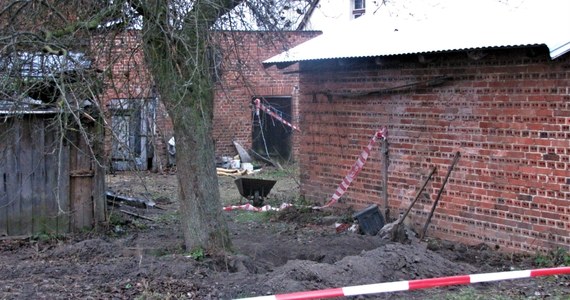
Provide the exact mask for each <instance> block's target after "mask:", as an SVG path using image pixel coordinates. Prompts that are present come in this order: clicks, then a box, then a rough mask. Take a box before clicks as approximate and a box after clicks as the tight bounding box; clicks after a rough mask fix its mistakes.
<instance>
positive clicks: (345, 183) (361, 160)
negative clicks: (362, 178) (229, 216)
mask: <svg viewBox="0 0 570 300" xmlns="http://www.w3.org/2000/svg"><path fill="white" fill-rule="evenodd" d="M255 100H256V103H257V101H258V100H259V99H255ZM386 135H387V130H386V128H385V127H384V128H382V129H380V130H378V131H376V132H375V133H374V135H373V136H372V138H371V139H370V142H368V145H367V146H366V147H365V148H364V150H362V153H360V156H359V157H358V159H357V160H356V162H355V163H354V165H353V166H352V168H351V169H350V171H349V172H348V174H347V175H346V176H345V177H344V179H343V180H342V181H341V182H340V184H339V186H338V187H337V189H336V191H335V192H334V194H333V195H332V197H331V199H330V200H329V202H327V204H325V205H323V206H315V207H312V208H313V209H321V208H326V207H329V206H331V205H333V204H335V203H336V202H337V201H338V199H340V197H342V195H343V194H344V193H345V192H346V190H347V189H348V187H349V186H350V184H351V183H352V181H353V180H354V179H355V178H356V176H357V175H358V173H359V172H360V170H362V167H364V164H365V163H366V160H367V159H368V156H370V151H372V147H373V146H374V144H375V143H376V141H377V140H378V139H385V138H386ZM290 206H293V204H288V203H283V204H281V207H280V208H273V207H271V206H269V205H266V206H263V207H255V206H253V205H251V204H244V205H233V206H227V207H224V208H223V210H225V211H231V210H248V211H258V212H259V211H269V210H281V209H284V208H287V207H290Z"/></svg>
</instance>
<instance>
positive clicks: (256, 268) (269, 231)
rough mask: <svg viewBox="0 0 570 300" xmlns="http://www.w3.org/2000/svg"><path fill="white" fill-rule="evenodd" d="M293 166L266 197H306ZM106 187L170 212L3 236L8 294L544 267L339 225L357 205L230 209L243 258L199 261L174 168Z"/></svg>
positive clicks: (351, 280) (179, 291)
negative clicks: (68, 232) (96, 226)
mask: <svg viewBox="0 0 570 300" xmlns="http://www.w3.org/2000/svg"><path fill="white" fill-rule="evenodd" d="M291 174H294V171H292V172H282V171H275V170H273V171H271V170H268V171H264V173H261V174H259V176H262V177H263V178H273V179H276V180H277V184H276V186H275V187H274V188H273V190H272V191H271V193H270V195H269V197H268V198H267V199H266V202H267V203H269V204H280V203H282V202H292V201H295V200H296V195H297V194H298V186H297V184H296V182H295V180H293V179H292V178H291V177H290V175H291ZM141 180H142V181H141ZM143 182H144V185H143V184H142V183H143ZM108 186H109V188H110V189H112V190H113V191H115V192H117V193H120V194H124V195H130V196H136V197H147V198H149V199H152V200H153V201H155V202H156V203H157V205H158V206H160V207H161V208H163V209H156V208H151V209H141V208H132V207H122V209H126V210H129V211H132V212H134V213H137V214H140V215H144V216H146V217H148V218H151V219H153V220H154V221H149V220H145V219H140V218H134V217H131V216H127V215H125V214H122V213H120V212H118V211H117V210H114V211H112V213H111V221H110V224H109V225H108V226H107V228H106V230H105V231H104V232H87V233H82V234H78V235H74V236H69V237H53V236H47V235H46V236H38V237H35V238H34V239H25V240H4V241H0V299H232V298H239V297H246V296H256V295H267V294H273V293H286V292H294V291H303V290H308V289H323V288H332V287H342V286H348V285H360V284H370V283H379V282H387V281H395V280H410V279H420V278H430V277H437V276H449V275H459V274H469V273H479V272H493V271H503V270H514V269H526V268H533V267H534V265H533V263H534V259H535V258H536V257H533V256H523V255H502V254H500V253H497V252H495V251H494V250H493V249H491V248H490V247H487V246H485V245H479V246H471V247H468V246H465V245H457V244H453V243H446V242H439V241H431V242H430V243H425V242H419V241H412V242H411V243H410V244H400V243H391V242H387V241H385V240H382V239H380V238H378V237H376V236H365V235H359V234H355V233H352V232H342V233H336V231H335V229H334V226H333V225H332V223H334V222H335V221H340V220H346V219H347V216H350V213H349V212H347V211H343V210H337V211H333V212H332V213H330V212H329V213H327V214H324V213H322V212H308V211H295V210H292V211H288V212H287V213H281V214H279V213H252V212H242V211H233V212H226V213H225V214H226V216H227V220H228V223H229V226H230V231H231V234H232V238H233V243H234V253H235V255H233V256H231V257H226V258H211V257H207V256H205V257H200V258H201V259H200V260H199V261H197V260H195V259H194V258H192V257H189V254H188V253H187V252H186V251H185V250H184V249H183V242H182V237H181V236H180V233H179V232H180V231H179V230H178V221H177V211H176V209H177V205H176V201H175V199H176V180H175V176H174V175H173V174H169V175H159V174H151V173H144V174H139V175H136V174H122V175H115V176H113V175H111V176H109V178H108ZM220 191H221V195H222V197H223V201H224V203H225V204H237V203H238V202H239V201H240V198H241V197H240V196H239V194H238V193H237V188H236V186H235V184H234V182H233V178H230V177H220ZM428 248H429V249H428ZM545 259H546V258H545ZM545 262H546V261H545ZM568 295H570V284H569V277H568V276H561V277H548V278H540V279H533V280H528V279H525V280H516V281H504V282H499V283H493V284H479V285H473V286H470V287H449V288H444V289H432V290H425V291H416V292H401V293H393V294H385V295H375V296H367V297H363V298H366V299H570V298H569V296H568Z"/></svg>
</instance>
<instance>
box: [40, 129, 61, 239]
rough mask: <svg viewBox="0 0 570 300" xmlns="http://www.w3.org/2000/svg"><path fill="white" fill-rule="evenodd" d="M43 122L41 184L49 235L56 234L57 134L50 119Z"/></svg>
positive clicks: (45, 224)
mask: <svg viewBox="0 0 570 300" xmlns="http://www.w3.org/2000/svg"><path fill="white" fill-rule="evenodd" d="M44 122H45V135H44V139H45V140H44V144H45V146H44V147H45V158H44V162H45V177H44V180H43V184H44V186H45V188H46V190H45V194H46V199H45V220H44V228H45V230H46V232H48V233H51V234H56V233H58V225H57V218H58V216H57V215H58V203H57V201H59V199H58V198H57V197H58V193H57V190H58V185H57V184H58V171H59V169H58V159H57V158H58V153H59V152H58V134H57V129H56V127H55V126H49V122H54V121H53V120H51V119H46V120H44Z"/></svg>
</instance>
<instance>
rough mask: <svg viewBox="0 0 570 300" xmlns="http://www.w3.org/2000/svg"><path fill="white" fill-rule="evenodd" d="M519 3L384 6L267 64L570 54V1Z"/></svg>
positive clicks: (466, 0) (455, 0) (487, 0)
mask: <svg viewBox="0 0 570 300" xmlns="http://www.w3.org/2000/svg"><path fill="white" fill-rule="evenodd" d="M442 1H443V2H445V0H437V1H436V2H433V3H438V2H442ZM513 2H516V1H513ZM513 2H508V1H507V2H505V3H503V2H502V1H499V0H479V1H472V0H452V1H449V3H446V4H445V5H437V4H434V5H433V6H425V3H426V2H424V6H423V7H422V8H419V9H422V10H421V13H420V14H415V15H411V14H410V13H407V12H403V11H400V12H398V13H394V11H393V10H392V11H390V10H389V9H388V8H387V7H381V8H380V9H378V10H377V12H376V13H367V14H366V15H364V16H362V17H360V18H358V19H356V20H354V21H352V22H350V24H349V25H348V26H346V27H345V28H343V29H340V30H337V31H331V32H326V33H324V34H323V35H321V36H318V37H316V38H314V39H311V40H309V41H307V42H305V43H303V44H300V45H299V46H297V47H294V48H292V49H290V50H288V51H286V52H283V53H281V54H279V55H276V56H274V57H272V58H270V59H268V60H266V61H264V63H265V64H272V63H284V62H296V61H305V60H319V59H336V58H351V57H373V56H388V55H400V54H413V53H429V52H441V51H454V50H467V49H481V48H494V47H516V46H528V45H542V44H544V45H546V46H547V47H548V48H549V50H550V56H551V58H553V59H554V58H557V57H559V56H561V55H563V54H565V53H567V52H569V51H570V15H569V13H570V1H567V0H523V1H520V2H518V3H517V5H514V4H513ZM417 3H418V2H417ZM426 7H427V9H426ZM410 10H411V11H413V7H411V8H410Z"/></svg>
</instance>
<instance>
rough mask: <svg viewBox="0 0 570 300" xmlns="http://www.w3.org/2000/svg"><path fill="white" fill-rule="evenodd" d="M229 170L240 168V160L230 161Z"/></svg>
mask: <svg viewBox="0 0 570 300" xmlns="http://www.w3.org/2000/svg"><path fill="white" fill-rule="evenodd" d="M230 168H232V169H239V168H240V160H239V159H232V160H231V161H230Z"/></svg>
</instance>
